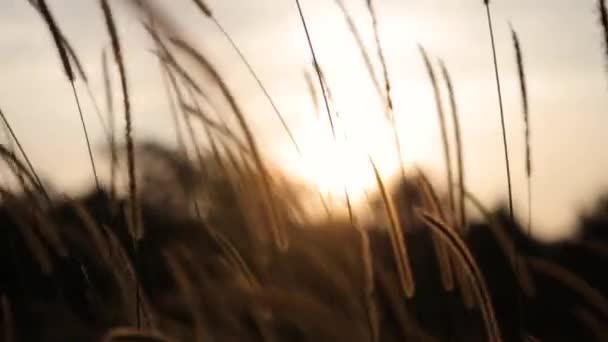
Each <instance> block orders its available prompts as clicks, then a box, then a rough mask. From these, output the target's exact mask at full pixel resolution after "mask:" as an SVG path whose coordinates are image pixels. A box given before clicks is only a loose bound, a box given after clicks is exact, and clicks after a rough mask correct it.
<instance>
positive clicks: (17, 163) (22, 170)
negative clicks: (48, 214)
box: [0, 145, 50, 203]
mask: <svg viewBox="0 0 608 342" xmlns="http://www.w3.org/2000/svg"><path fill="white" fill-rule="evenodd" d="M0 157H1V158H2V159H4V161H5V162H6V163H7V164H8V165H10V166H12V167H11V171H12V172H15V173H16V174H15V176H16V177H17V178H19V179H21V177H22V176H25V178H27V180H28V181H29V182H30V184H31V186H33V187H35V188H36V189H37V190H38V191H40V192H42V193H46V192H45V190H44V188H43V187H42V186H41V185H40V184H39V183H38V181H37V180H36V178H35V176H34V175H33V174H32V173H31V171H30V170H28V169H27V168H26V167H25V165H24V164H23V163H22V162H21V160H19V158H17V156H16V155H15V154H14V153H13V152H11V151H9V150H8V149H7V148H6V147H5V146H4V145H0ZM23 185H24V187H25V188H24V190H28V189H29V187H28V186H27V184H23ZM47 199H48V197H47ZM49 203H50V199H49Z"/></svg>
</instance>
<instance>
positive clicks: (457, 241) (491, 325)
mask: <svg viewBox="0 0 608 342" xmlns="http://www.w3.org/2000/svg"><path fill="white" fill-rule="evenodd" d="M421 217H422V218H423V219H424V221H425V222H426V224H427V226H428V227H429V228H431V229H433V231H434V232H436V233H438V234H439V235H440V236H441V237H442V238H443V239H444V241H445V242H446V243H447V244H448V246H450V248H451V249H452V251H453V252H454V253H455V254H456V255H457V256H458V257H459V258H460V260H461V261H462V264H463V265H464V266H465V267H466V270H467V271H468V272H469V274H470V276H471V277H472V278H473V283H472V284H473V285H474V286H473V288H474V289H475V295H476V297H477V299H478V300H479V301H480V304H481V310H482V316H483V320H484V324H485V327H486V333H487V336H488V340H490V341H493V342H497V341H502V338H501V333H500V329H499V327H498V322H497V321H496V317H495V313H494V307H493V305H492V299H491V297H490V292H489V290H488V288H487V285H486V282H485V280H484V278H483V275H482V273H481V270H480V269H479V266H477V262H475V258H474V257H473V255H472V254H471V252H470V251H469V249H468V248H467V246H466V244H465V243H464V242H463V241H462V239H461V238H460V237H459V236H458V234H456V233H455V232H454V230H453V229H450V228H448V226H447V225H446V224H445V223H442V222H441V221H440V220H438V219H437V218H436V217H435V216H433V215H431V214H427V213H424V212H422V213H421Z"/></svg>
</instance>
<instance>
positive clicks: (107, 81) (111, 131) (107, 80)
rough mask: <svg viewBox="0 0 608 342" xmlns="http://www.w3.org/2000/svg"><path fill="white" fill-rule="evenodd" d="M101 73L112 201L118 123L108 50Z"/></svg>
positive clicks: (116, 164) (114, 195)
mask: <svg viewBox="0 0 608 342" xmlns="http://www.w3.org/2000/svg"><path fill="white" fill-rule="evenodd" d="M101 71H102V73H103V84H104V90H105V95H106V112H107V115H108V135H109V137H110V142H109V144H110V146H109V148H110V199H111V200H112V201H114V199H115V198H116V169H117V168H118V151H117V149H118V147H117V146H116V123H115V113H114V98H113V96H112V79H111V77H110V67H109V65H108V57H107V53H106V49H105V48H104V49H102V50H101Z"/></svg>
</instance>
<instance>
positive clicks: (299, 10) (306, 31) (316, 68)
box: [295, 0, 336, 139]
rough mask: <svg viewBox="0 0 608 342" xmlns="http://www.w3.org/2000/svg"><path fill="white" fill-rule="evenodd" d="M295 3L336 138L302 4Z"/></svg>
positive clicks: (334, 135) (332, 131) (298, 0)
mask: <svg viewBox="0 0 608 342" xmlns="http://www.w3.org/2000/svg"><path fill="white" fill-rule="evenodd" d="M295 1H296V5H297V6H298V13H299V15H300V20H301V21H302V27H303V28H304V33H305V34H306V41H307V42H308V48H309V49H310V53H311V55H312V61H313V65H314V67H315V71H316V73H317V78H318V79H319V85H320V86H321V91H322V92H323V102H324V103H325V109H326V110H327V117H328V118H329V124H330V126H331V133H332V135H333V137H334V139H335V138H336V129H335V127H334V121H333V118H332V117H331V110H330V109H329V101H328V100H327V92H326V89H325V87H324V86H323V77H322V76H321V68H320V66H319V62H318V60H317V54H316V53H315V48H314V46H313V45H312V40H311V38H310V32H309V31H308V25H307V24H306V19H304V13H303V12H302V6H301V5H300V0H295Z"/></svg>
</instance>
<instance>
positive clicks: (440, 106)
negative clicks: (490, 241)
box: [418, 45, 456, 221]
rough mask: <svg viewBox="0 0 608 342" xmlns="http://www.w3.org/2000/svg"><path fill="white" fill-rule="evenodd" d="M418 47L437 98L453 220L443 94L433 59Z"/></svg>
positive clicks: (452, 197) (450, 166) (452, 217)
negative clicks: (440, 90) (440, 91)
mask: <svg viewBox="0 0 608 342" xmlns="http://www.w3.org/2000/svg"><path fill="white" fill-rule="evenodd" d="M418 49H419V50H420V54H421V56H422V59H423V61H424V66H425V68H426V71H427V74H428V76H429V81H430V82H431V86H432V88H433V96H434V98H435V110H436V111H437V116H438V122H439V128H440V129H441V143H442V146H443V159H444V163H445V168H446V173H447V184H448V207H449V208H450V217H451V220H452V221H456V220H454V215H455V211H454V189H453V186H452V182H453V181H452V180H453V177H452V158H451V155H450V146H449V141H448V131H447V123H446V119H445V114H444V112H443V103H442V101H441V94H440V93H439V86H438V84H437V78H436V77H435V71H434V70H433V66H432V65H431V61H430V60H429V57H428V55H427V53H426V50H425V49H424V47H422V45H418Z"/></svg>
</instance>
